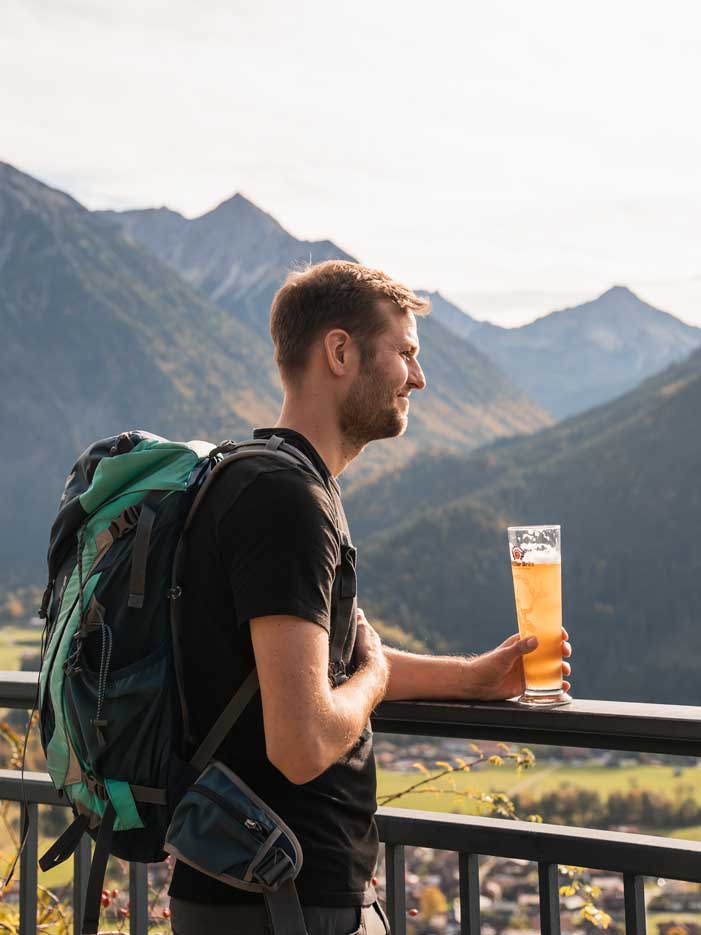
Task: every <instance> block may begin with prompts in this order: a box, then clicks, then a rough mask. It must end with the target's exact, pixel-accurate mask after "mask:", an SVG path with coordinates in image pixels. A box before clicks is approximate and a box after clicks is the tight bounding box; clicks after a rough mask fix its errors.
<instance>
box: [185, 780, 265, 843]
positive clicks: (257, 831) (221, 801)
mask: <svg viewBox="0 0 701 935" xmlns="http://www.w3.org/2000/svg"><path fill="white" fill-rule="evenodd" d="M188 792H196V793H197V794H198V795H202V796H204V798H205V799H209V801H210V802H213V803H214V804H215V805H218V806H219V808H221V809H222V811H224V812H226V813H227V814H228V815H230V816H231V818H234V819H236V821H237V822H239V824H241V825H243V826H244V828H246V829H247V830H248V831H250V832H251V833H252V834H253V835H255V837H257V838H258V839H259V840H260V841H265V840H267V838H268V832H267V831H266V830H265V828H264V827H263V825H261V823H260V822H259V821H255V819H253V818H249V816H248V815H246V814H244V812H242V811H240V810H239V809H237V808H236V806H235V805H232V804H231V802H227V800H226V799H225V798H224V797H223V796H221V795H219V793H217V792H214V791H213V790H212V789H208V788H207V787H206V786H197V785H195V786H190V788H189V789H188Z"/></svg>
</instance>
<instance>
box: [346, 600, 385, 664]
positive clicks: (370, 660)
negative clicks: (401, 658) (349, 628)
mask: <svg viewBox="0 0 701 935" xmlns="http://www.w3.org/2000/svg"><path fill="white" fill-rule="evenodd" d="M355 619H356V623H357V627H358V629H357V632H356V635H355V647H354V648H353V669H354V670H356V669H361V668H363V667H364V666H367V665H375V666H377V665H379V666H382V667H384V668H385V669H386V668H387V662H386V660H385V656H384V653H383V651H382V641H381V640H380V637H379V636H378V635H377V632H376V631H375V630H374V629H373V628H372V627H371V626H370V624H369V623H368V621H367V618H366V616H365V614H364V613H363V611H362V610H361V609H360V608H358V609H357V611H356V614H355Z"/></svg>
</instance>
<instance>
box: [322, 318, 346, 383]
mask: <svg viewBox="0 0 701 935" xmlns="http://www.w3.org/2000/svg"><path fill="white" fill-rule="evenodd" d="M351 344H352V341H351V336H350V335H349V334H348V332H347V331H344V330H343V329H342V328H334V330H333V331H327V332H326V334H325V335H324V353H325V355H326V363H327V365H328V368H329V370H330V371H331V373H333V375H334V376H336V377H343V376H345V375H346V374H347V373H348V368H349V365H350V363H351V360H350V358H351Z"/></svg>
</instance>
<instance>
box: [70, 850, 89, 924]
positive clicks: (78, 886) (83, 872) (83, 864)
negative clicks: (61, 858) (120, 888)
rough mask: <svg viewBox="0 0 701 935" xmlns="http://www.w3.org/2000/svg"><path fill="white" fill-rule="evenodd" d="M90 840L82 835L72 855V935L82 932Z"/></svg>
mask: <svg viewBox="0 0 701 935" xmlns="http://www.w3.org/2000/svg"><path fill="white" fill-rule="evenodd" d="M90 856H91V849H90V838H89V837H88V835H87V834H84V835H83V837H82V838H81V839H80V843H79V844H78V847H77V848H76V851H75V854H74V855H73V935H81V932H82V931H83V912H84V911H85V893H86V891H87V888H88V875H89V874H90Z"/></svg>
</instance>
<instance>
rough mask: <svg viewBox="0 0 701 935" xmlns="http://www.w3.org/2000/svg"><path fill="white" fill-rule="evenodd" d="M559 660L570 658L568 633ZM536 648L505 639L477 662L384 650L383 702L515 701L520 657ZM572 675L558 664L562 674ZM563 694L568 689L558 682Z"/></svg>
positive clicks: (520, 684)
mask: <svg viewBox="0 0 701 935" xmlns="http://www.w3.org/2000/svg"><path fill="white" fill-rule="evenodd" d="M562 639H563V642H562V655H563V657H564V658H567V657H569V656H571V654H572V649H571V647H570V644H569V643H568V642H567V639H568V637H567V632H566V631H565V630H563V631H562ZM537 645H538V641H537V639H536V638H535V637H529V638H528V639H525V640H522V639H521V638H520V637H519V635H518V634H515V635H514V636H510V637H509V639H507V640H505V641H504V642H503V643H502V644H501V645H500V646H497V647H496V649H493V650H491V651H490V652H488V653H483V654H482V655H481V656H472V657H469V656H424V655H419V654H416V653H406V652H401V651H400V650H398V649H390V648H389V647H384V653H385V658H386V659H387V662H388V664H389V681H388V684H387V691H386V693H385V697H384V700H385V701H399V700H403V701H410V700H419V699H422V700H425V701H439V700H446V701H448V700H450V701H457V700H469V699H471V700H473V701H478V700H479V701H498V700H502V699H505V698H513V697H514V696H516V695H520V694H521V693H522V692H523V690H524V688H525V682H524V675H523V656H524V655H527V654H528V653H529V652H533V650H534V649H535V648H536V646H537ZM570 672H571V667H570V664H569V662H565V661H563V663H562V674H563V676H566V675H567V676H568V675H569V674H570ZM562 684H563V688H564V690H565V691H567V690H568V689H569V688H570V683H569V682H568V681H563V683H562Z"/></svg>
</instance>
